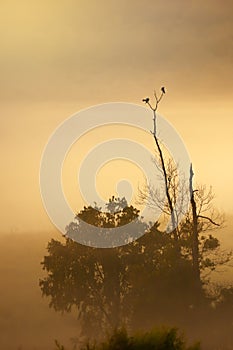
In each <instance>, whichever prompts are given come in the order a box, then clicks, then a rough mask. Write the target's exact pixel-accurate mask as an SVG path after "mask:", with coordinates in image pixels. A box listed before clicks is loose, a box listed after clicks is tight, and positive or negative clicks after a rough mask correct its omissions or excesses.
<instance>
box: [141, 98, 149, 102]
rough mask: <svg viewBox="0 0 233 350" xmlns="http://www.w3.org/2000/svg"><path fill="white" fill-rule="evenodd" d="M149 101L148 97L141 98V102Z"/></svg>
mask: <svg viewBox="0 0 233 350" xmlns="http://www.w3.org/2000/svg"><path fill="white" fill-rule="evenodd" d="M149 101H150V99H149V97H147V98H143V100H142V102H145V103H148V102H149Z"/></svg>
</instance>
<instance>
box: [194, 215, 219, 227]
mask: <svg viewBox="0 0 233 350" xmlns="http://www.w3.org/2000/svg"><path fill="white" fill-rule="evenodd" d="M197 217H198V218H202V219H206V220H209V221H210V222H211V224H213V225H215V226H220V224H217V223H216V222H214V221H213V220H212V219H211V218H209V217H208V216H204V215H198V216H197Z"/></svg>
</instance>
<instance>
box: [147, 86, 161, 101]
mask: <svg viewBox="0 0 233 350" xmlns="http://www.w3.org/2000/svg"><path fill="white" fill-rule="evenodd" d="M161 91H162V93H163V94H165V93H166V91H165V87H164V86H162V87H161ZM149 101H150V99H149V97H147V98H143V100H142V102H145V103H148V102H149Z"/></svg>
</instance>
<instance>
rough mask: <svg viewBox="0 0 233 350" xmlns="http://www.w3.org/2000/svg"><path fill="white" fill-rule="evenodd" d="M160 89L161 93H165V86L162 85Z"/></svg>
mask: <svg viewBox="0 0 233 350" xmlns="http://www.w3.org/2000/svg"><path fill="white" fill-rule="evenodd" d="M161 91H162V93H163V94H165V93H166V91H165V87H164V86H162V87H161Z"/></svg>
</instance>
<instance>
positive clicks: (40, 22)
mask: <svg viewBox="0 0 233 350" xmlns="http://www.w3.org/2000/svg"><path fill="white" fill-rule="evenodd" d="M0 7H1V8H0V28H1V29H0V42H1V55H0V69H1V72H0V74H1V79H0V99H1V103H0V108H1V114H0V118H1V131H0V132H1V137H0V143H1V149H0V153H1V214H2V215H1V224H0V231H1V232H3V231H14V230H18V231H24V230H26V231H30V230H33V231H38V230H41V229H51V228H52V225H51V223H50V221H49V219H48V218H47V215H46V214H45V211H44V209H43V206H42V202H41V198H40V190H39V167H40V159H41V155H42V151H43V148H44V146H45V144H46V142H47V140H48V138H49V136H50V134H51V133H52V132H53V131H54V129H55V128H56V127H57V126H58V125H59V124H60V123H61V122H62V121H64V120H65V119H66V118H68V117H69V116H70V115H72V114H74V113H75V112H77V111H79V110H80V109H82V108H86V107H89V106H92V105H95V104H99V103H104V102H111V101H125V102H131V103H136V104H141V99H142V97H145V96H147V95H149V96H152V94H153V89H154V88H156V89H159V88H160V87H161V86H162V85H164V86H166V88H167V94H166V96H165V98H164V100H163V101H162V103H161V105H160V109H159V112H160V114H162V115H163V116H164V117H165V118H166V119H168V120H169V121H170V122H171V123H172V124H173V125H174V126H175V128H176V130H178V131H179V133H180V135H181V136H182V138H183V140H184V142H185V144H186V146H187V148H188V150H189V153H190V156H191V158H192V161H193V164H194V169H195V174H196V179H197V181H198V182H202V183H206V184H208V185H213V188H214V192H215V193H216V205H217V206H218V207H219V208H220V209H222V210H225V211H226V212H229V213H231V214H232V213H233V208H232V195H233V185H232V173H233V166H232V149H233V137H232V128H233V101H232V90H233V89H232V88H233V69H232V68H233V24H232V13H233V3H232V1H230V0H229V1H228V0H222V1H220V0H218V1H217V0H207V1H204V2H203V1H200V0H197V1H184V0H182V1H181V0H180V1H178V0H174V1H167V2H166V1H157V0H155V1H152V0H148V1H146V0H145V1H138V0H134V1H132V0H127V1H123V0H120V1H111V0H110V1H106V0H104V1H79V0H76V1H74V0H73V1H71V0H66V1H64V0H59V1H54V0H50V1H45V0H44V1H33V0H30V1H16V0H15V1H10V0H9V1H5V0H1V2H0ZM106 133H107V131H106ZM87 136H88V135H87ZM95 137H96V138H98V136H90V140H91V142H92V141H93V139H94V140H95ZM90 140H89V141H90ZM84 141H85V140H84ZM84 141H83V144H85V142H84ZM88 145H90V143H88V141H87V142H86V146H85V147H86V148H88ZM83 147H84V146H83ZM85 147H84V148H85ZM82 151H83V152H84V151H88V149H87V150H86V149H82ZM84 153H85V152H84ZM103 172H104V169H103ZM132 173H133V170H132ZM100 175H101V174H100ZM109 195H111V193H110V194H109Z"/></svg>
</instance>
